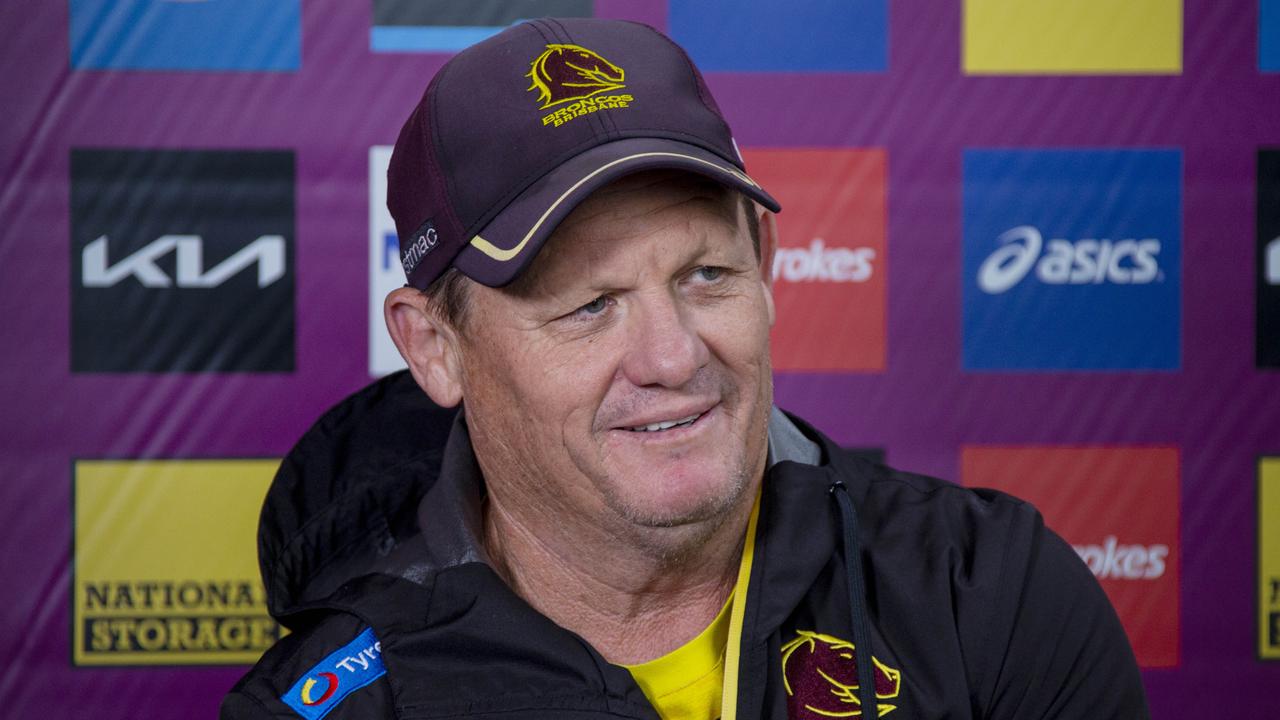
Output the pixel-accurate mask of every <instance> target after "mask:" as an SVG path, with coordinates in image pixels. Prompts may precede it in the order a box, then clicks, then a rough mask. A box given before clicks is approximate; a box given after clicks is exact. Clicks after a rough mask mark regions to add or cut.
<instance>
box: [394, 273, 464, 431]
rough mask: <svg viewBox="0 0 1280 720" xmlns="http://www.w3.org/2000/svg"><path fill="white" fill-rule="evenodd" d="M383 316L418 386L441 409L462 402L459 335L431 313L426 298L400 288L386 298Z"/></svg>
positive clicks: (420, 294) (415, 292) (409, 289)
mask: <svg viewBox="0 0 1280 720" xmlns="http://www.w3.org/2000/svg"><path fill="white" fill-rule="evenodd" d="M382 314H383V316H384V317H386V320H387V330H388V331H389V332H390V333H391V339H392V340H393V341H394V342H395V344H396V349H397V350H399V351H400V356H401V357H403V358H404V361H405V362H406V363H408V365H409V372H410V373H412V374H413V379H414V380H417V381H418V385H419V386H420V387H422V389H423V390H424V391H426V393H427V395H428V396H430V397H431V399H432V400H433V401H435V403H436V404H437V405H439V406H440V407H453V406H455V405H457V404H458V403H459V402H461V401H462V372H461V371H462V366H461V364H460V363H459V360H458V351H459V348H458V334H457V332H456V331H455V330H454V329H453V327H452V326H451V325H449V323H448V322H446V321H445V320H444V319H443V318H441V317H438V316H437V315H436V313H435V312H434V311H433V310H432V309H431V307H430V305H429V304H428V302H427V296H426V295H424V294H422V293H421V292H420V291H418V290H416V289H414V288H408V287H403V288H399V289H397V290H394V291H392V292H391V294H389V295H387V299H386V301H385V302H383V304H382Z"/></svg>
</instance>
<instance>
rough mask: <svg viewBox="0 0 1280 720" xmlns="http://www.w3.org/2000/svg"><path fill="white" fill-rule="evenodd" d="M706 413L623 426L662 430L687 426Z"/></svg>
mask: <svg viewBox="0 0 1280 720" xmlns="http://www.w3.org/2000/svg"><path fill="white" fill-rule="evenodd" d="M703 415H706V413H705V412H700V413H696V414H694V415H690V416H688V417H683V418H678V419H675V420H661V421H659V422H656V423H649V424H648V425H637V426H635V427H629V428H623V429H624V430H628V431H630V432H650V433H651V432H663V431H666V430H670V429H672V428H680V427H688V426H690V425H692V424H694V423H695V422H697V421H698V418H700V417H702V416H703Z"/></svg>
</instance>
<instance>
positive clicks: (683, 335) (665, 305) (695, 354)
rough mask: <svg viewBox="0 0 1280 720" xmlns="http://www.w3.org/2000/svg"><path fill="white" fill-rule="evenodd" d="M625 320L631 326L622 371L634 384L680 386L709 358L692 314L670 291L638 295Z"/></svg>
mask: <svg viewBox="0 0 1280 720" xmlns="http://www.w3.org/2000/svg"><path fill="white" fill-rule="evenodd" d="M627 319H628V322H629V323H630V325H631V326H630V327H628V328H627V334H628V341H627V350H626V355H625V357H624V358H623V362H622V371H623V374H625V375H626V377H627V380H629V381H630V382H631V384H633V385H635V386H637V387H645V386H651V385H658V386H662V387H668V388H678V387H681V386H683V385H685V384H686V383H688V382H689V381H690V380H692V379H693V377H694V375H696V374H697V372H698V368H701V367H702V366H704V365H706V364H707V363H708V362H709V361H710V359H711V351H710V350H709V349H708V348H707V344H706V343H705V342H703V339H702V336H701V335H700V334H699V333H698V331H697V328H696V327H695V326H694V323H693V318H692V314H691V313H690V312H689V311H688V309H687V308H684V307H682V306H681V304H680V301H679V299H678V298H676V297H672V296H671V295H670V294H667V293H654V294H652V295H648V296H645V297H643V298H638V299H637V300H636V302H635V305H633V311H632V312H631V313H629V317H628V318H627Z"/></svg>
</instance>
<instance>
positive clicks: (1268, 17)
mask: <svg viewBox="0 0 1280 720" xmlns="http://www.w3.org/2000/svg"><path fill="white" fill-rule="evenodd" d="M1258 69H1259V70H1261V71H1263V72H1280V0H1259V2H1258Z"/></svg>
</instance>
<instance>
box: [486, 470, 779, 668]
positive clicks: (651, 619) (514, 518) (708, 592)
mask: <svg viewBox="0 0 1280 720" xmlns="http://www.w3.org/2000/svg"><path fill="white" fill-rule="evenodd" d="M758 487H759V484H758V482H756V483H750V484H749V486H748V488H747V491H746V492H743V493H742V497H741V498H739V500H738V501H737V502H735V504H734V505H733V506H732V507H731V508H730V509H729V510H728V511H727V512H725V513H724V514H723V515H722V516H721V517H720V518H718V519H716V520H714V521H706V522H707V523H708V524H706V525H704V526H700V527H694V526H685V527H678V528H643V529H633V533H635V535H636V536H635V537H630V538H621V537H618V535H617V534H616V533H613V532H610V531H608V530H606V529H604V528H599V530H600V531H599V532H596V533H591V534H590V536H588V537H583V535H582V533H581V527H579V528H578V532H575V533H573V534H572V536H570V534H569V533H567V532H556V531H555V530H554V527H555V525H554V524H552V528H550V529H549V528H548V527H547V524H545V523H540V522H538V520H539V518H526V517H522V516H521V515H520V514H519V513H512V512H510V511H509V509H508V508H506V507H504V506H503V505H502V503H501V502H500V501H499V500H498V499H497V498H494V497H492V496H490V501H489V503H487V505H486V508H485V513H484V543H485V547H486V550H487V552H488V555H489V558H490V561H491V562H492V563H493V566H494V568H495V570H497V571H498V573H499V574H500V575H502V576H503V579H505V580H506V581H507V583H508V584H509V585H511V587H512V589H513V590H515V592H516V593H517V594H518V595H520V596H521V597H522V598H524V599H525V600H526V601H527V602H528V603H529V604H530V605H532V606H533V607H534V608H535V609H537V610H538V611H539V612H541V613H542V614H544V615H546V616H547V617H549V618H551V619H552V620H554V621H555V622H556V623H558V624H559V625H561V626H562V627H564V628H567V629H569V630H572V631H573V632H575V633H577V634H578V635H581V636H582V637H583V638H585V639H586V640H587V641H588V642H590V643H591V645H592V646H593V647H595V648H596V650H598V651H599V652H600V654H601V655H603V656H604V657H605V659H607V660H609V661H610V662H613V663H619V664H628V665H630V664H636V663H641V662H646V661H648V660H652V659H653V658H656V657H660V656H661V655H664V654H666V653H667V652H670V651H671V650H674V649H675V648H678V647H680V646H681V645H683V644H684V643H685V642H687V641H689V640H690V639H692V638H693V637H695V636H696V635H697V634H698V633H700V632H701V631H702V630H704V629H705V628H706V627H707V626H708V625H709V624H710V623H711V621H712V620H714V619H715V617H716V614H717V613H718V612H719V611H720V609H721V608H722V607H724V603H725V601H726V600H727V599H728V597H729V594H730V593H731V592H733V588H734V585H735V583H736V580H737V573H738V563H739V561H740V559H741V557H742V547H743V540H744V538H745V534H746V527H747V521H748V519H749V516H750V513H751V507H752V505H753V503H754V501H755V495H756V492H757V489H758ZM560 527H561V528H563V527H564V526H563V525H561V526H560Z"/></svg>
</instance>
